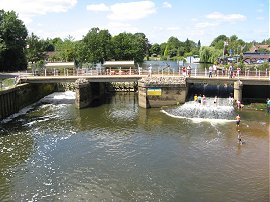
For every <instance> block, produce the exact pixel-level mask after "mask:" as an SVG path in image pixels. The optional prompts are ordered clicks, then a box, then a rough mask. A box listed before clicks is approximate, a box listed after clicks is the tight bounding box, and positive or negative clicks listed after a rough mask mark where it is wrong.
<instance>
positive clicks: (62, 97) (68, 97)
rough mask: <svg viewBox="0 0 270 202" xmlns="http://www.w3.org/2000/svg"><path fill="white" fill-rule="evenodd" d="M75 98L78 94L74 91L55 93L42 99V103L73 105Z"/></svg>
mask: <svg viewBox="0 0 270 202" xmlns="http://www.w3.org/2000/svg"><path fill="white" fill-rule="evenodd" d="M75 96H76V93H75V92H72V91H66V92H55V93H52V94H50V95H47V96H45V97H44V98H42V99H41V100H40V102H41V103H49V104H73V103H74V101H75Z"/></svg>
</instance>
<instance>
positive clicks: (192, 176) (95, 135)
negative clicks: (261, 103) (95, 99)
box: [0, 93, 269, 202]
mask: <svg viewBox="0 0 270 202" xmlns="http://www.w3.org/2000/svg"><path fill="white" fill-rule="evenodd" d="M66 97H68V99H63V97H61V95H58V96H51V98H47V99H46V100H43V102H42V103H41V104H36V105H33V106H31V107H29V108H28V109H25V110H24V111H22V112H21V113H20V114H18V115H17V116H14V117H12V118H9V119H6V120H4V121H2V122H1V123H0V152H1V153H0V171H1V174H0V201H260V202H264V201H268V200H269V115H268V114H267V113H266V112H260V111H257V112H251V111H245V110H242V111H239V112H238V111H234V109H233V108H230V107H229V109H227V108H226V109H227V111H229V113H228V114H227V115H226V117H221V118H215V117H212V118H211V119H205V118H202V119H195V118H194V117H187V118H185V116H184V115H183V114H181V115H179V113H180V111H182V110H180V109H181V107H183V106H178V107H173V108H163V109H147V110H146V109H143V108H140V107H138V100H137V95H136V94H132V93H131V94H116V95H115V96H112V97H111V98H110V99H108V100H107V101H106V103H105V104H103V105H101V106H99V107H95V108H87V109H82V110H78V109H76V108H75V106H74V104H70V103H72V102H71V101H70V100H72V95H71V96H70V95H66ZM50 100H54V101H53V102H51V101H50ZM188 104H192V103H188ZM197 107H200V106H197ZM208 108H210V107H208ZM189 109H190V108H189ZM206 109H207V108H206ZM218 110H219V111H220V110H221V111H222V110H223V109H222V107H221V108H219V109H218ZM236 113H239V114H240V115H241V123H240V130H241V134H242V139H243V141H244V144H243V145H239V144H238V143H237V130H236V126H235V122H234V117H235V114H236ZM188 116H189V115H188ZM216 120H218V121H216Z"/></svg>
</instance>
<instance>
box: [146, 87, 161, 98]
mask: <svg viewBox="0 0 270 202" xmlns="http://www.w3.org/2000/svg"><path fill="white" fill-rule="evenodd" d="M147 95H159V96H160V95H161V88H148V89H147Z"/></svg>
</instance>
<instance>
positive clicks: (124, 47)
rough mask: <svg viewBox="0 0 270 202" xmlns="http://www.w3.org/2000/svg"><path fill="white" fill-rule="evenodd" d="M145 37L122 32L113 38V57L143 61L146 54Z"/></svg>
mask: <svg viewBox="0 0 270 202" xmlns="http://www.w3.org/2000/svg"><path fill="white" fill-rule="evenodd" d="M145 43H146V40H145V38H144V37H142V36H141V35H138V34H131V33H126V32H124V33H120V34H118V35H116V36H114V37H113V38H112V46H113V51H114V52H113V53H114V55H113V58H114V59H115V60H134V61H135V62H143V58H144V56H145Z"/></svg>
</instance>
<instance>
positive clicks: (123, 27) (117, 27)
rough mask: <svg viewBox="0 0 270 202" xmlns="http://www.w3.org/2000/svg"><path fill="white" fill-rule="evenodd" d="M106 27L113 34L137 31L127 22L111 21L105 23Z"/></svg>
mask: <svg viewBox="0 0 270 202" xmlns="http://www.w3.org/2000/svg"><path fill="white" fill-rule="evenodd" d="M107 29H109V30H110V32H112V33H113V34H118V33H121V32H128V33H136V32H138V31H139V29H138V28H137V27H134V26H132V25H131V24H129V23H120V22H111V23H109V24H108V25H107Z"/></svg>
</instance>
